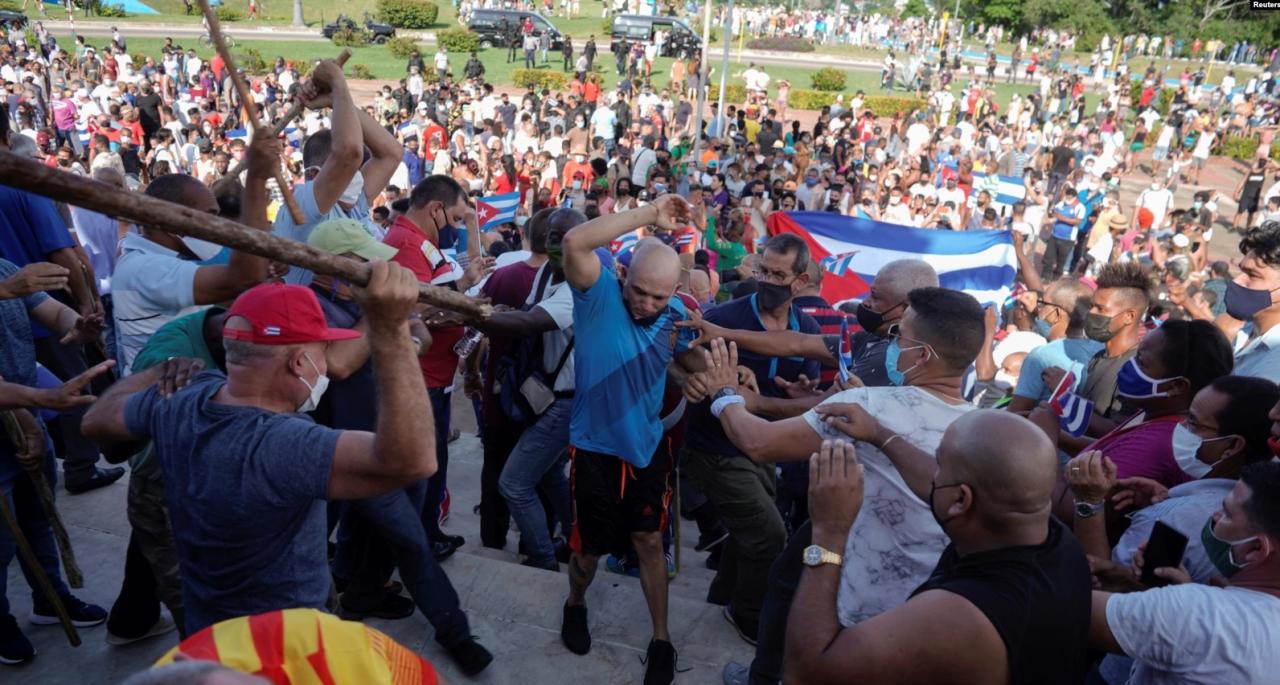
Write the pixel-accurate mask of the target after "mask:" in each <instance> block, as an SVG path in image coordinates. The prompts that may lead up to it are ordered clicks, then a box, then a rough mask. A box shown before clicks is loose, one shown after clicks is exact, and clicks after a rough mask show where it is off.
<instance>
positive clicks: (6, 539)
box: [0, 437, 71, 616]
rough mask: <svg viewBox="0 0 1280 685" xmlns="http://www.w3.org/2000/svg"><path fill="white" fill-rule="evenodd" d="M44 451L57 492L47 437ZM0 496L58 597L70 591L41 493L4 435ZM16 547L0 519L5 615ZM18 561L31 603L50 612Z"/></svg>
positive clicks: (0, 602)
mask: <svg viewBox="0 0 1280 685" xmlns="http://www.w3.org/2000/svg"><path fill="white" fill-rule="evenodd" d="M45 452H46V456H45V461H44V477H45V480H46V481H48V483H49V490H50V492H57V487H55V486H56V485H57V483H58V470H57V469H56V468H55V467H54V463H53V462H54V458H53V444H52V443H51V442H50V441H49V439H48V438H47V437H46V438H45ZM0 496H2V497H4V498H5V499H6V500H7V501H8V503H9V510H10V511H12V512H13V516H14V518H15V519H16V520H17V522H18V527H19V528H20V529H21V530H22V535H23V536H24V537H26V539H27V543H28V544H30V545H31V550H32V551H33V552H35V556H36V559H37V560H39V562H40V566H41V568H43V569H44V572H45V575H47V576H49V582H50V583H52V584H53V589H54V591H55V592H57V593H58V595H59V596H60V597H66V596H68V595H70V594H71V590H70V589H68V588H67V585H66V583H64V582H62V571H61V568H60V566H59V565H58V564H59V559H58V545H57V543H56V542H54V539H53V529H52V528H51V527H50V526H49V519H48V518H47V517H46V516H45V514H44V507H42V506H41V504H40V496H39V495H38V494H36V488H35V485H34V484H33V483H32V482H31V478H29V477H28V476H27V474H26V473H25V472H23V470H22V467H21V466H19V465H18V462H17V460H16V459H15V458H14V455H13V448H12V447H10V445H9V441H8V439H5V438H0ZM17 551H18V541H17V540H15V539H14V537H13V533H12V532H11V531H10V530H9V525H8V524H7V523H5V522H3V521H0V616H7V615H8V614H9V611H10V610H9V598H8V589H9V588H8V584H9V562H10V561H12V560H13V557H14V556H16V555H17ZM18 561H19V564H20V565H21V567H22V575H23V576H25V577H26V579H27V585H28V586H30V587H31V604H32V607H33V608H35V609H38V610H40V611H41V613H50V614H51V613H53V607H52V606H51V605H50V604H49V600H48V598H46V597H45V596H44V593H42V592H40V584H39V582H38V581H37V580H36V578H35V575H34V574H33V573H32V569H31V568H30V567H29V566H27V563H26V561H24V560H23V559H22V558H21V557H18Z"/></svg>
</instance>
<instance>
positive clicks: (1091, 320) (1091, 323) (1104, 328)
mask: <svg viewBox="0 0 1280 685" xmlns="http://www.w3.org/2000/svg"><path fill="white" fill-rule="evenodd" d="M1113 318H1114V317H1110V316H1103V315H1101V314H1093V313H1090V314H1089V316H1087V317H1085V321H1084V334H1085V336H1086V337H1088V338H1089V339H1090V340H1097V341H1098V342H1100V343H1104V342H1107V341H1108V340H1110V339H1112V338H1114V337H1116V332H1115V331H1113V330H1111V320H1112V319H1113Z"/></svg>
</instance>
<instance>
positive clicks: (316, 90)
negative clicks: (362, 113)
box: [298, 59, 381, 214]
mask: <svg viewBox="0 0 1280 685" xmlns="http://www.w3.org/2000/svg"><path fill="white" fill-rule="evenodd" d="M298 97H299V98H301V100H302V102H303V103H305V104H306V106H307V107H308V108H310V109H323V108H325V107H329V108H331V109H332V114H331V115H330V119H331V120H332V127H333V128H332V131H333V133H332V142H331V143H330V146H329V157H328V158H326V159H325V161H324V164H322V165H320V172H319V173H317V174H316V178H315V193H314V194H315V201H316V209H317V210H319V212H320V213H321V214H324V213H326V212H328V211H329V209H330V208H332V207H333V203H335V202H337V201H338V198H339V197H342V191H344V190H346V189H347V184H348V183H350V182H351V177H352V176H354V175H355V173H356V170H358V169H359V168H360V160H361V159H363V158H364V145H363V141H364V139H363V136H362V135H361V132H362V129H361V122H360V118H359V115H358V113H357V111H356V105H355V102H354V101H353V100H352V99H351V92H350V91H349V90H347V80H346V78H345V77H343V75H342V67H341V66H339V65H338V63H337V62H335V61H333V60H328V59H327V60H322V61H321V62H320V63H319V64H317V65H316V68H315V69H314V70H313V71H312V72H311V81H310V82H308V83H306V84H303V86H302V89H301V91H299V93H298ZM379 190H381V189H379ZM366 192H367V191H366Z"/></svg>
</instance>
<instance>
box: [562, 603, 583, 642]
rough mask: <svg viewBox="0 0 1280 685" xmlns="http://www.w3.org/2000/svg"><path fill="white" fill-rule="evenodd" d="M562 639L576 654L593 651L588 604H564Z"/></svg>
mask: <svg viewBox="0 0 1280 685" xmlns="http://www.w3.org/2000/svg"><path fill="white" fill-rule="evenodd" d="M560 640H561V641H563V642H564V646H565V647H568V648H569V651H570V652H573V653H574V654H586V653H587V652H589V651H591V630H590V629H589V628H588V627H587V605H585V604H583V605H582V606H571V605H569V604H565V605H564V621H563V622H562V623H561V624H560Z"/></svg>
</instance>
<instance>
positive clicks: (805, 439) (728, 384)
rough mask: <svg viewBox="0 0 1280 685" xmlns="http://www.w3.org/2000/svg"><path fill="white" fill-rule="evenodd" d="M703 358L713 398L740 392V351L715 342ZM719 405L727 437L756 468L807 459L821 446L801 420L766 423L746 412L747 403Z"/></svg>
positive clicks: (714, 411)
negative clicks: (719, 394) (727, 393)
mask: <svg viewBox="0 0 1280 685" xmlns="http://www.w3.org/2000/svg"><path fill="white" fill-rule="evenodd" d="M703 356H704V363H705V365H706V369H707V370H706V371H705V372H704V373H706V379H707V380H706V382H707V387H708V392H709V393H710V394H711V395H712V396H714V395H715V394H716V393H718V392H719V391H720V390H721V389H722V388H729V389H731V390H733V391H734V392H737V391H738V385H739V381H738V369H737V367H738V351H737V347H736V346H735V345H733V344H732V343H730V344H729V345H727V346H726V344H725V342H724V341H723V340H716V341H714V342H713V343H712V344H711V350H710V351H704V352H703ZM716 402H717V401H716V400H713V401H712V413H713V414H718V418H719V419H720V426H721V427H722V428H723V429H724V433H725V435H726V436H728V438H729V441H730V442H732V443H733V444H734V445H736V446H737V447H738V449H740V450H742V451H743V452H744V453H746V455H747V456H748V457H749V458H750V459H751V460H752V461H754V462H756V463H757V464H763V463H771V462H779V461H793V460H797V459H807V458H808V457H809V455H811V454H813V453H814V452H816V451H817V450H818V447H819V446H820V445H821V444H822V440H821V439H820V438H819V437H818V434H817V433H815V432H814V430H813V428H811V427H810V426H809V424H808V423H806V422H805V420H804V419H803V418H801V417H796V418H790V419H783V420H781V421H766V420H764V419H762V418H760V417H758V416H755V415H753V414H752V413H751V412H749V411H747V408H746V405H745V404H744V403H731V402H730V403H727V404H726V405H725V406H722V407H718V408H717V407H716Z"/></svg>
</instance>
